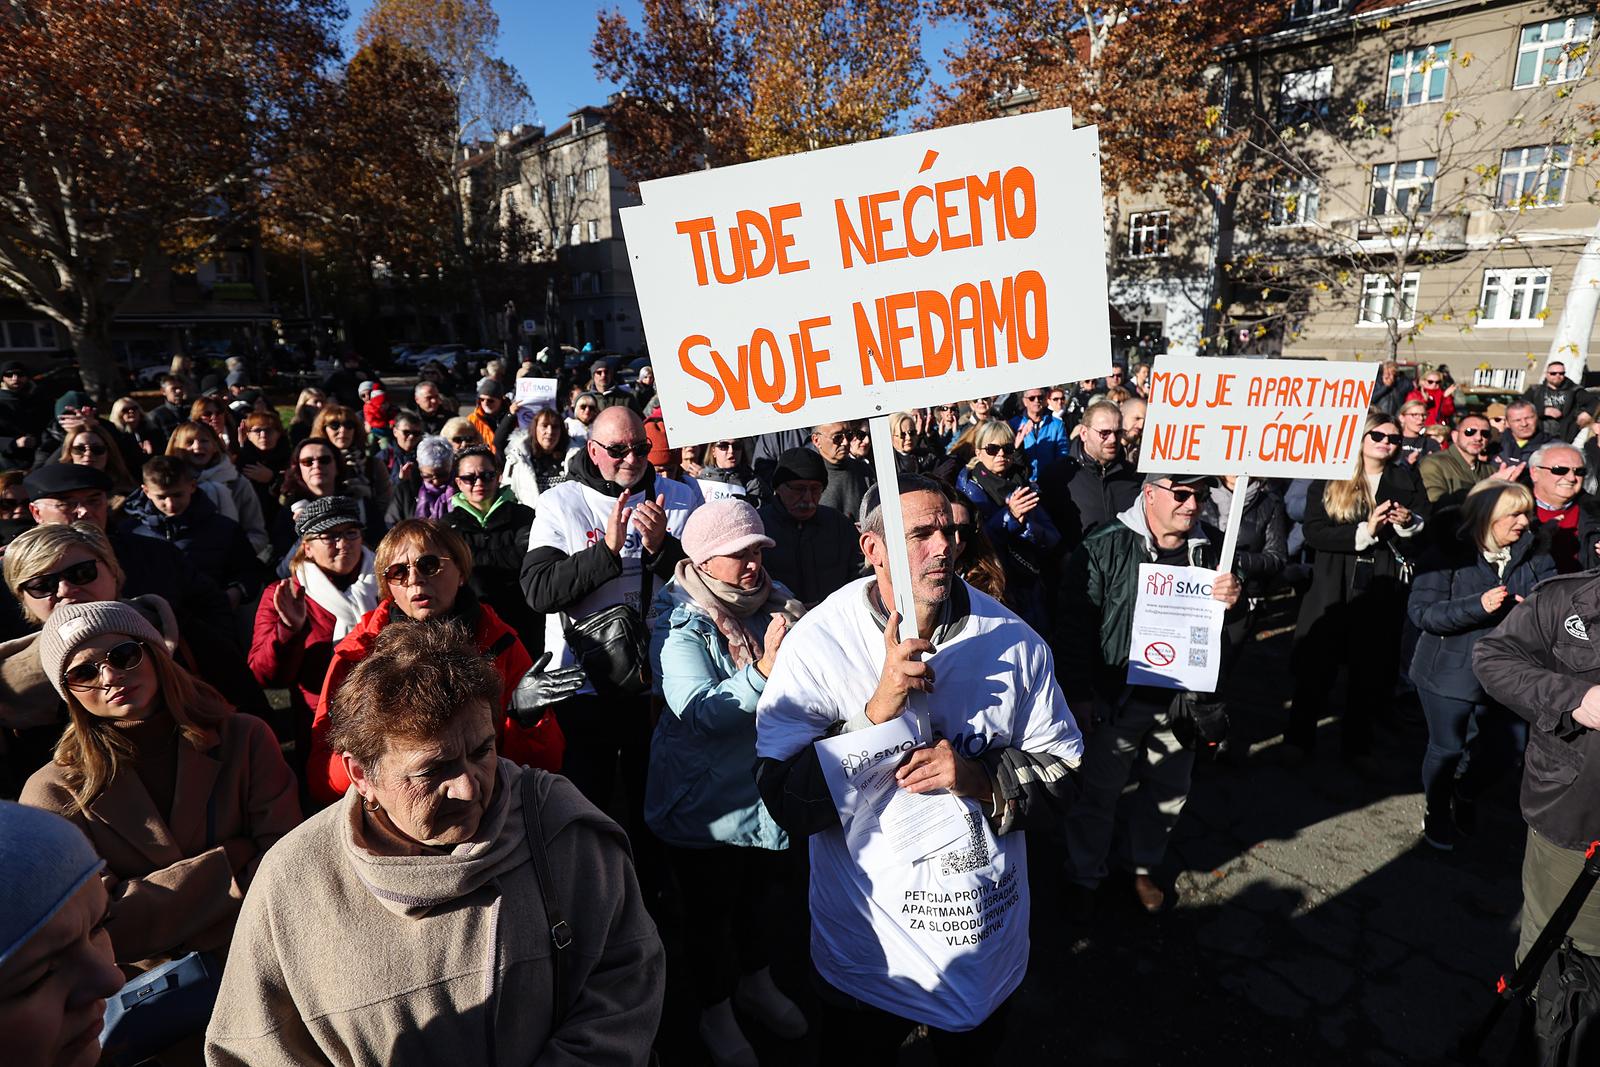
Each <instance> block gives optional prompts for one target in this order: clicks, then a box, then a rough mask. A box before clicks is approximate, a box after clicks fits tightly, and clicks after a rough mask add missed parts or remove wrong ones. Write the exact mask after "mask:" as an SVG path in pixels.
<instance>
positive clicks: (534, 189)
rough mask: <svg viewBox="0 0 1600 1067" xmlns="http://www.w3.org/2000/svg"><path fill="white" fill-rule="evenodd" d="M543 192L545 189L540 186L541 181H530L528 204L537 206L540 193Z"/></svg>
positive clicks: (532, 206) (533, 206)
mask: <svg viewBox="0 0 1600 1067" xmlns="http://www.w3.org/2000/svg"><path fill="white" fill-rule="evenodd" d="M541 192H543V190H541V189H540V188H539V183H538V182H529V183H528V206H529V207H531V208H537V207H538V206H539V195H540V193H541Z"/></svg>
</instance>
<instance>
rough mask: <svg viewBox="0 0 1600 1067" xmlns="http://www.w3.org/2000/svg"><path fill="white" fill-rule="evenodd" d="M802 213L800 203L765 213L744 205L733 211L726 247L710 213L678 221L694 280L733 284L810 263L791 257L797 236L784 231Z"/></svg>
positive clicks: (702, 283)
mask: <svg viewBox="0 0 1600 1067" xmlns="http://www.w3.org/2000/svg"><path fill="white" fill-rule="evenodd" d="M799 217H800V205H799V204H778V205H776V206H775V207H770V208H768V209H767V210H766V213H765V214H763V213H762V212H759V211H750V210H746V209H741V210H740V211H737V212H735V213H734V216H733V219H734V224H733V225H732V226H729V227H728V244H727V248H726V250H724V248H723V246H722V243H721V242H720V241H719V240H718V238H717V224H716V220H715V219H713V218H712V217H711V216H709V215H707V216H706V217H705V218H699V219H686V220H685V221H683V222H680V223H678V225H677V230H678V232H679V233H681V234H683V235H684V236H685V237H687V238H689V247H690V250H691V251H692V252H693V253H694V278H695V282H696V283H697V284H699V285H709V284H710V280H711V279H712V278H715V279H716V280H717V281H718V282H720V283H721V284H723V285H732V284H733V283H734V282H742V281H744V280H745V279H746V278H760V277H762V276H764V275H767V274H770V273H772V271H773V269H774V268H776V269H777V271H778V273H779V274H791V273H793V272H794V271H800V270H805V269H806V268H807V267H810V266H811V263H810V261H809V260H804V259H790V258H789V251H790V249H791V248H792V247H793V246H794V236H793V235H792V234H790V233H787V232H785V231H784V225H785V224H786V223H788V222H789V221H790V220H792V219H797V218H799ZM724 255H726V257H727V259H726V261H724V259H723V257H724Z"/></svg>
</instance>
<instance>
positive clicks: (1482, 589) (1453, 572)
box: [1406, 527, 1556, 701]
mask: <svg viewBox="0 0 1600 1067" xmlns="http://www.w3.org/2000/svg"><path fill="white" fill-rule="evenodd" d="M1555 573H1556V563H1555V560H1553V559H1551V558H1550V546H1549V537H1548V535H1547V534H1546V533H1545V532H1544V531H1542V530H1541V529H1539V528H1538V527H1530V528H1529V529H1528V530H1526V531H1525V532H1524V533H1523V535H1522V537H1521V538H1520V539H1518V541H1517V543H1516V544H1514V545H1512V546H1511V559H1510V561H1509V562H1507V564H1506V569H1505V575H1504V577H1502V576H1501V575H1500V574H1499V573H1498V572H1497V571H1496V570H1495V568H1494V567H1493V566H1492V565H1491V564H1490V563H1489V561H1488V560H1486V559H1484V558H1483V553H1482V552H1479V551H1477V549H1476V547H1475V546H1474V545H1472V544H1471V543H1470V542H1469V541H1468V540H1467V539H1466V538H1464V537H1461V536H1454V537H1450V538H1449V539H1448V540H1447V541H1444V542H1443V543H1441V544H1438V545H1435V546H1434V547H1433V548H1431V549H1429V550H1428V552H1426V553H1425V554H1424V555H1423V557H1422V561H1421V562H1420V563H1418V565H1417V574H1416V577H1415V578H1414V579H1413V580H1412V583H1411V599H1410V600H1409V601H1408V603H1407V608H1406V612H1407V614H1408V615H1410V617H1411V622H1412V624H1413V625H1415V626H1416V628H1417V629H1419V630H1421V631H1422V637H1421V638H1420V639H1419V640H1418V641H1417V651H1416V654H1415V656H1414V657H1413V659H1412V660H1411V680H1412V681H1413V682H1415V683H1416V684H1417V688H1419V689H1426V690H1429V691H1430V692H1434V693H1440V694H1442V695H1444V696H1447V697H1454V698H1456V699H1457V700H1473V701H1478V700H1482V699H1483V698H1484V692H1483V687H1482V686H1481V685H1479V684H1478V678H1477V676H1476V675H1475V674H1473V673H1472V649H1473V646H1475V645H1476V644H1477V643H1478V639H1479V638H1480V637H1482V636H1483V635H1484V634H1486V633H1488V632H1489V631H1490V630H1493V629H1494V628H1495V626H1496V625H1497V624H1498V623H1499V622H1500V620H1501V619H1504V618H1505V617H1506V616H1507V615H1509V614H1511V609H1512V608H1514V607H1516V605H1517V602H1516V600H1515V599H1514V598H1516V597H1526V596H1529V595H1531V594H1532V593H1533V587H1534V586H1536V585H1538V584H1539V583H1540V582H1542V581H1544V580H1545V579H1546V578H1552V577H1554V576H1555ZM1500 585H1504V586H1505V587H1506V589H1507V590H1508V591H1509V594H1510V595H1508V596H1507V597H1506V600H1505V603H1503V604H1502V605H1501V606H1500V609H1499V610H1498V611H1495V612H1493V613H1490V612H1488V611H1485V610H1484V608H1483V594H1484V593H1487V592H1488V591H1489V590H1491V589H1493V588H1495V587H1496V586H1500Z"/></svg>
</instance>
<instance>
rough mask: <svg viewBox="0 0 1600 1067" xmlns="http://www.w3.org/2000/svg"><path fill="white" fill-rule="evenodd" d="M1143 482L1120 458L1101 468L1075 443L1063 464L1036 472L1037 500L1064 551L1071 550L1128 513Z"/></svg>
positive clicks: (1079, 443)
mask: <svg viewBox="0 0 1600 1067" xmlns="http://www.w3.org/2000/svg"><path fill="white" fill-rule="evenodd" d="M1142 480H1143V479H1141V478H1140V476H1139V473H1138V471H1136V470H1134V468H1133V465H1132V464H1130V463H1128V462H1127V461H1126V460H1124V459H1123V458H1122V457H1121V456H1120V455H1119V456H1118V458H1116V459H1114V460H1112V461H1111V462H1110V463H1107V464H1106V465H1105V466H1101V465H1100V464H1098V463H1096V462H1095V461H1094V460H1091V459H1089V458H1088V457H1087V456H1085V455H1084V454H1083V442H1081V441H1074V442H1072V449H1071V451H1070V452H1069V453H1068V454H1067V459H1066V461H1065V462H1062V463H1052V464H1050V465H1048V466H1046V467H1045V468H1044V469H1043V470H1042V471H1040V472H1039V497H1040V499H1041V500H1042V501H1043V503H1044V509H1045V511H1047V512H1049V513H1050V518H1051V519H1053V520H1054V521H1055V524H1056V529H1057V530H1060V531H1061V544H1062V546H1063V548H1068V549H1070V548H1072V547H1073V546H1075V545H1078V544H1080V543H1082V541H1083V539H1084V538H1085V537H1087V536H1089V534H1091V533H1093V532H1094V531H1095V530H1097V529H1099V528H1100V527H1102V526H1104V525H1106V524H1107V523H1111V522H1115V521H1116V519H1117V516H1118V515H1120V514H1122V513H1123V512H1124V511H1127V510H1128V508H1129V507H1131V506H1132V504H1133V502H1134V500H1135V499H1136V498H1137V497H1138V496H1139V484H1140V482H1141V481H1142Z"/></svg>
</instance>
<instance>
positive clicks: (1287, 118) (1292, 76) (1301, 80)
mask: <svg viewBox="0 0 1600 1067" xmlns="http://www.w3.org/2000/svg"><path fill="white" fill-rule="evenodd" d="M1332 98H1333V67H1331V66H1327V67H1316V68H1314V69H1312V70H1296V71H1291V72H1290V73H1288V74H1285V75H1284V76H1283V77H1281V78H1279V79H1278V125H1280V126H1298V125H1300V124H1301V123H1305V122H1311V121H1314V120H1316V119H1325V118H1327V117H1328V102H1329V101H1330V100H1331V99H1332Z"/></svg>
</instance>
